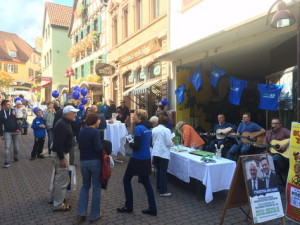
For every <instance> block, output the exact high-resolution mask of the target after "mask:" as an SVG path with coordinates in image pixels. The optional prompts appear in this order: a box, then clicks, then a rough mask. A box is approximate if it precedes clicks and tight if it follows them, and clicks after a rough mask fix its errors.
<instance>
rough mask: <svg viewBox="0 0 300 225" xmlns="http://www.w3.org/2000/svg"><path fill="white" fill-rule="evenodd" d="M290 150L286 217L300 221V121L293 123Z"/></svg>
mask: <svg viewBox="0 0 300 225" xmlns="http://www.w3.org/2000/svg"><path fill="white" fill-rule="evenodd" d="M289 151H290V154H289V155H290V169H289V174H288V180H287V185H286V217H287V218H288V219H291V220H293V221H295V222H298V223H300V123H296V122H293V123H292V129H291V137H290V145H289Z"/></svg>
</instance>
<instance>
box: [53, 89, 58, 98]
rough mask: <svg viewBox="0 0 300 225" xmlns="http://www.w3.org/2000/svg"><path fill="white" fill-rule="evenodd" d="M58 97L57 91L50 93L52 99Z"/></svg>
mask: <svg viewBox="0 0 300 225" xmlns="http://www.w3.org/2000/svg"><path fill="white" fill-rule="evenodd" d="M58 96H59V92H58V90H54V91H52V97H53V98H57V97H58Z"/></svg>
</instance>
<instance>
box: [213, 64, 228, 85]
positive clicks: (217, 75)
mask: <svg viewBox="0 0 300 225" xmlns="http://www.w3.org/2000/svg"><path fill="white" fill-rule="evenodd" d="M211 66H212V71H211V73H210V84H211V85H212V86H213V87H217V85H218V83H219V80H220V79H221V77H223V76H224V74H225V72H224V71H223V70H221V69H220V68H219V67H217V66H216V65H215V64H213V63H212V64H211Z"/></svg>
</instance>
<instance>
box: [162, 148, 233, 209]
mask: <svg viewBox="0 0 300 225" xmlns="http://www.w3.org/2000/svg"><path fill="white" fill-rule="evenodd" d="M187 149H189V148H187ZM189 150H191V149H189ZM201 158H202V157H201V156H197V155H192V154H190V153H188V151H185V152H176V151H171V156H170V161H169V167H168V172H169V173H171V174H172V175H174V176H176V177H178V178H179V179H180V180H183V181H184V182H187V183H189V182H190V177H192V178H195V179H197V180H200V181H202V183H203V184H204V185H205V186H206V192H205V202H206V203H208V202H211V201H212V200H213V192H217V191H221V190H226V189H229V188H230V184H231V180H232V177H233V174H234V170H235V167H236V163H235V161H232V160H228V159H225V158H221V159H216V158H215V157H214V159H215V160H216V161H217V162H216V163H204V162H202V161H201Z"/></svg>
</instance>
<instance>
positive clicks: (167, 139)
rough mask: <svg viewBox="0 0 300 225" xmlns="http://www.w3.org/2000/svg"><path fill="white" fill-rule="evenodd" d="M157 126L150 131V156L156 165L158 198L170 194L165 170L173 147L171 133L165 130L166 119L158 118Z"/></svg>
mask: <svg viewBox="0 0 300 225" xmlns="http://www.w3.org/2000/svg"><path fill="white" fill-rule="evenodd" d="M158 123H159V125H158V126H157V127H155V128H153V130H152V145H153V150H152V155H153V161H154V164H155V165H156V178H157V179H156V188H157V189H158V190H159V193H160V196H162V197H168V196H171V193H170V192H168V188H167V169H168V165H169V160H170V148H171V147H172V146H173V143H172V140H171V131H170V129H168V128H166V125H167V124H168V118H165V117H164V116H159V119H158Z"/></svg>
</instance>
